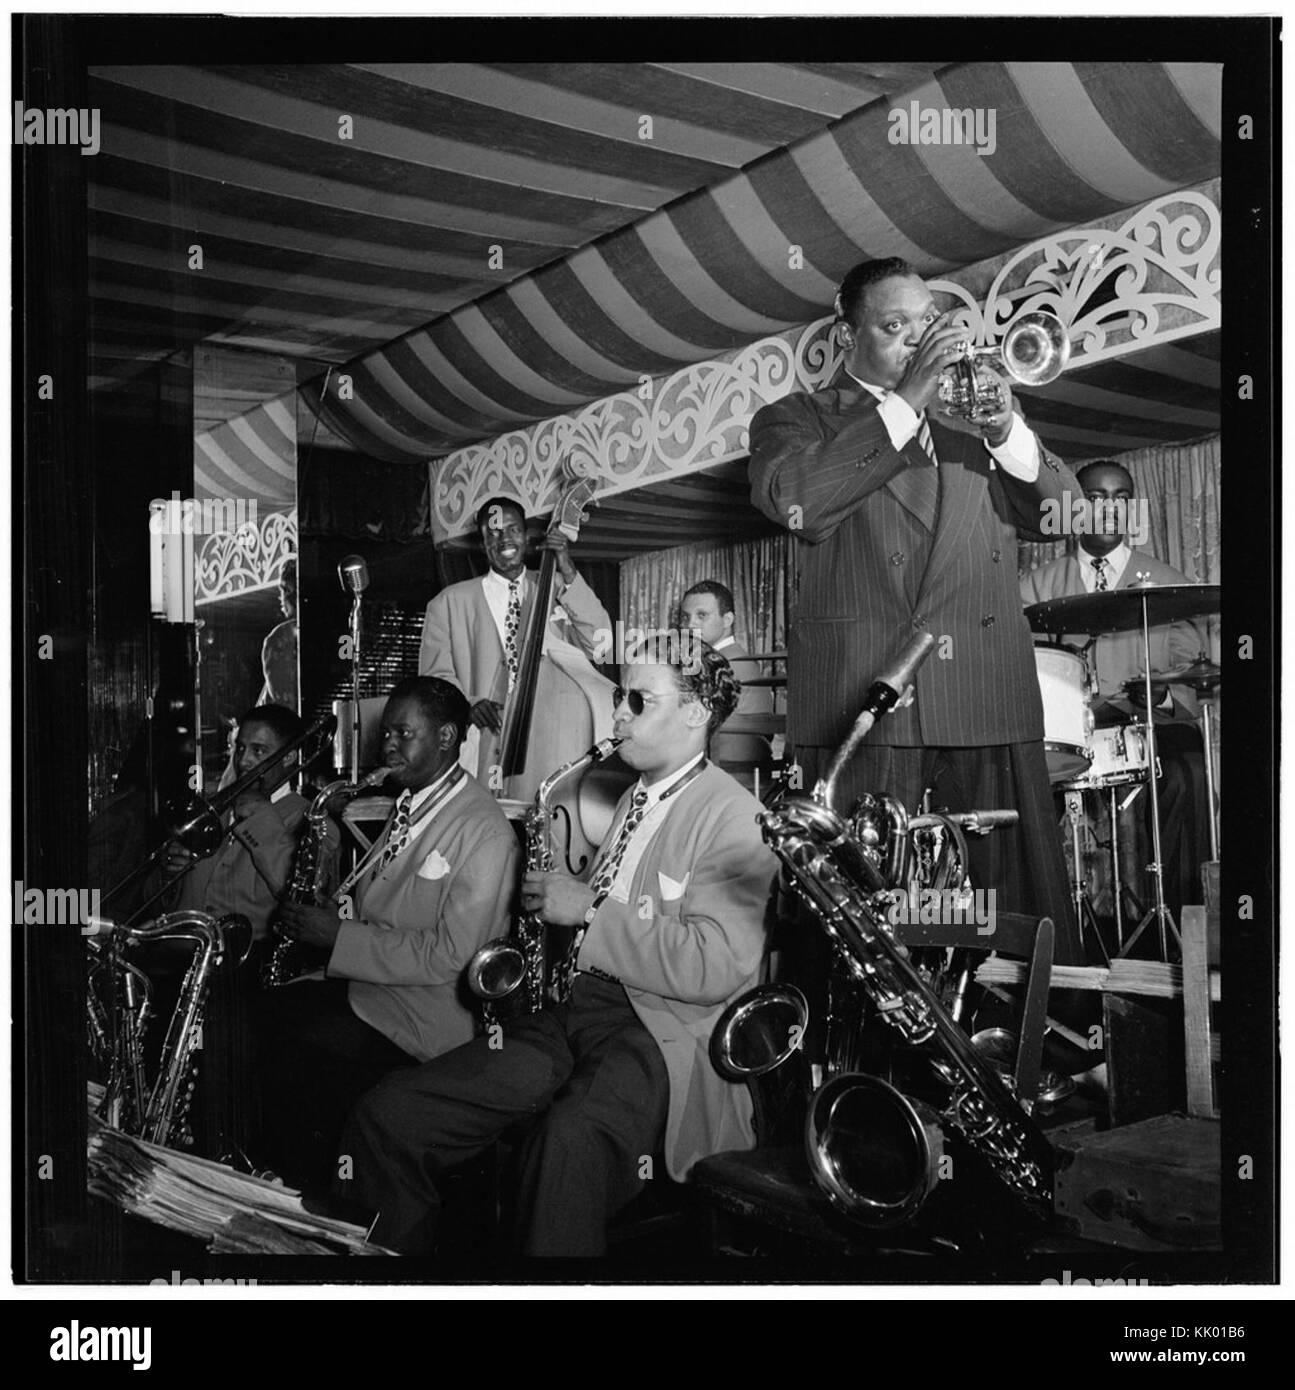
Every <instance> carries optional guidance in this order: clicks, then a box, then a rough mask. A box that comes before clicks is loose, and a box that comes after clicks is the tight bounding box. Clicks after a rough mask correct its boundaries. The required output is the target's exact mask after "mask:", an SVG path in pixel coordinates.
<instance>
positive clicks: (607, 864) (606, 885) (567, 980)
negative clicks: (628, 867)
mask: <svg viewBox="0 0 1295 1390" xmlns="http://www.w3.org/2000/svg"><path fill="white" fill-rule="evenodd" d="M647 804H648V794H647V792H646V791H644V790H643V788H642V787H639V788H638V789H637V790H636V791H635V793H634V796H633V798H632V799H631V800H630V805H629V811H628V812H627V813H626V816H625V820H624V822H623V823H622V825H621V828H620V833H619V834H618V835H617V836H616V841H615V843H614V844H613V845H612V847H611V849H610V850H609V851H608V852H607V854H605V855H603V856H602V861H601V863H599V864H598V865H597V866H596V867H595V869H594V874H593V877H592V878H591V879H590V880H589V886H590V888H592V889H593V890H594V901H595V903H600V902H602V900H603V899H604V898H605V897H606V896H607V894H608V893H610V892H611V890H612V887H613V885H614V884H615V882H616V875H617V874H618V873H620V869H621V864H622V862H623V861H624V859H625V851H626V850H627V849H628V848H629V843H630V841H631V840H632V839H633V838H634V832H635V831H636V830H637V829H638V828H639V826H640V825H641V824H642V823H643V817H644V816H645V815H646V814H647ZM588 930H589V925H588V923H583V924H582V925H581V926H579V927H577V928H576V931H575V935H574V936H572V938H571V945H570V947H569V948H568V950H567V954H566V957H565V959H564V960H563V962H562V971H561V978H560V981H559V985H558V991H559V993H558V997H559V998H560V999H567V998H569V997H570V994H571V985H572V983H573V981H574V980H575V977H576V957H577V956H578V955H579V954H580V947H581V946H582V945H583V944H584V939H585V932H587V931H588Z"/></svg>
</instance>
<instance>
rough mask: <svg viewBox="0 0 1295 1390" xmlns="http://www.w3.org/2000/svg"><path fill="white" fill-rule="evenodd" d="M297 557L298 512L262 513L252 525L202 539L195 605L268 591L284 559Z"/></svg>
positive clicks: (274, 583)
mask: <svg viewBox="0 0 1295 1390" xmlns="http://www.w3.org/2000/svg"><path fill="white" fill-rule="evenodd" d="M296 557H297V513H296V511H295V510H292V511H286V512H265V513H263V514H262V515H261V516H259V517H258V518H257V521H256V523H255V524H253V523H252V522H250V521H249V522H246V523H245V524H244V525H243V526H241V527H240V528H239V529H238V530H237V531H234V532H222V533H221V534H219V535H213V536H205V537H204V538H203V541H202V544H201V546H200V547H199V549H198V557H197V565H196V567H195V568H196V573H195V576H194V602H195V603H199V604H203V603H216V602H218V601H219V600H220V599H224V598H230V597H231V596H232V595H234V594H246V593H251V592H252V591H253V590H256V589H269V588H272V587H273V586H274V585H276V584H277V583H278V582H279V576H280V574H281V573H282V572H283V566H284V563H285V561H287V560H295V559H296Z"/></svg>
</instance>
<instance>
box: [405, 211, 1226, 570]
mask: <svg viewBox="0 0 1295 1390" xmlns="http://www.w3.org/2000/svg"><path fill="white" fill-rule="evenodd" d="M1220 239H1221V226H1220V219H1219V212H1218V208H1217V207H1216V206H1215V205H1214V203H1213V202H1212V201H1211V200H1210V199H1209V198H1208V197H1205V196H1204V195H1203V194H1201V193H1199V192H1196V191H1187V192H1180V193H1171V194H1168V195H1166V196H1165V197H1163V198H1158V199H1156V200H1154V201H1153V202H1150V203H1148V204H1146V205H1145V206H1143V207H1141V208H1139V209H1138V210H1137V211H1136V212H1134V213H1133V214H1132V216H1130V217H1129V218H1128V219H1127V220H1126V221H1125V222H1124V223H1122V224H1121V225H1120V226H1118V227H1114V228H1104V227H1098V228H1076V229H1073V230H1071V231H1066V232H1058V233H1055V234H1053V235H1051V236H1048V237H1043V238H1041V239H1040V240H1038V241H1035V242H1031V243H1030V244H1029V245H1028V246H1024V247H1022V248H1021V249H1020V250H1019V251H1017V252H1016V253H1015V254H1014V255H1012V256H1011V257H1009V258H1008V260H1006V261H1005V262H1004V263H1003V265H1002V267H1001V268H1000V269H999V271H998V273H997V275H996V276H995V277H994V280H993V282H992V284H991V285H990V288H989V293H988V295H987V296H986V298H985V302H984V303H983V305H982V304H981V303H979V302H978V301H977V300H975V299H974V298H973V297H972V295H971V294H970V293H969V292H968V291H967V290H966V289H965V288H964V287H963V286H962V285H960V284H959V283H957V282H956V281H953V280H932V281H930V282H929V283H930V286H931V288H932V289H933V290H937V291H942V292H943V293H945V294H949V295H952V296H953V297H954V298H955V299H956V300H957V301H958V304H957V318H958V320H959V321H960V322H962V323H964V324H965V325H966V326H967V327H968V329H969V330H970V332H971V336H972V340H973V342H975V343H976V344H978V345H981V346H992V345H994V344H996V343H998V342H1000V341H1001V340H1002V337H1003V334H1004V333H1005V332H1006V330H1007V327H1008V325H1009V324H1010V323H1011V322H1012V320H1013V319H1015V318H1017V317H1018V316H1019V315H1021V314H1023V313H1032V312H1034V311H1036V310H1047V311H1048V312H1050V313H1053V314H1056V316H1057V317H1058V318H1059V319H1060V320H1061V321H1062V323H1063V324H1064V325H1065V326H1066V329H1067V331H1068V332H1069V334H1070V339H1071V369H1072V370H1073V369H1074V367H1076V366H1083V365H1085V364H1088V363H1092V362H1095V361H1099V360H1101V359H1104V358H1110V357H1118V356H1121V355H1123V354H1125V353H1129V352H1134V351H1137V350H1138V349H1139V348H1143V347H1146V346H1148V345H1149V344H1150V343H1152V342H1169V341H1172V340H1173V339H1175V338H1182V337H1187V336H1190V335H1194V334H1198V333H1206V332H1209V331H1211V330H1213V329H1216V328H1218V327H1219V324H1220V322H1221V310H1220V302H1219V290H1220V280H1221V274H1220V270H1219V245H1220ZM840 364H841V345H840V342H839V341H838V338H837V335H836V333H835V332H834V331H833V326H832V320H831V319H830V318H823V319H818V320H816V321H815V322H813V323H810V324H807V325H805V326H803V327H800V328H794V329H789V330H788V331H786V332H783V333H779V334H776V335H774V336H773V337H769V338H762V339H761V340H760V341H758V342H755V343H751V344H749V345H748V346H746V347H744V348H741V349H739V350H737V351H735V352H732V353H727V354H725V355H724V356H723V357H719V358H715V359H713V360H711V361H708V362H698V363H695V364H694V365H692V366H689V367H685V368H683V369H682V370H680V371H678V372H675V373H673V374H672V375H670V376H668V377H665V378H663V379H658V380H656V381H654V382H652V384H651V391H650V393H649V392H648V391H647V390H646V389H644V390H638V391H624V392H620V393H618V394H616V395H612V396H607V397H604V398H603V399H602V400H600V401H595V402H593V403H592V404H591V405H588V406H585V407H584V408H583V409H581V410H578V411H575V412H574V413H572V414H570V415H561V416H557V417H555V418H553V419H550V420H543V421H541V422H540V423H539V424H536V425H532V426H530V427H529V428H527V429H521V430H513V431H510V432H509V433H508V434H503V435H499V436H498V437H496V438H495V439H492V440H489V441H487V442H486V443H484V444H473V445H470V446H468V447H467V448H464V449H459V450H457V451H455V452H454V453H452V454H450V455H449V456H448V457H446V458H444V459H442V460H440V461H439V462H436V463H433V464H432V465H431V466H430V468H431V498H432V531H433V535H434V536H435V539H436V540H437V541H438V542H444V541H447V540H450V539H452V538H454V537H456V536H460V535H463V534H465V533H467V532H470V531H471V530H472V522H473V517H474V516H475V514H476V512H477V509H478V508H479V507H480V506H481V504H482V503H483V502H485V501H486V500H487V499H488V498H490V497H494V496H504V497H511V498H514V499H515V500H516V501H518V502H519V503H521V505H522V506H523V507H524V508H525V510H526V513H527V515H528V516H534V515H539V514H541V513H543V512H545V511H548V510H549V509H550V508H551V507H552V506H553V504H554V502H555V501H556V499H557V496H558V493H559V492H560V490H561V487H562V485H563V482H564V480H565V479H567V478H570V477H592V478H595V479H597V480H598V481H599V483H600V486H599V492H600V493H601V494H604V495H606V494H610V493H616V492H625V491H628V490H630V489H631V488H636V487H642V486H644V485H646V484H648V483H652V482H655V481H656V480H658V479H660V478H665V477H671V476H680V475H682V474H686V473H690V472H696V471H698V470H700V469H704V468H709V467H712V466H713V465H715V464H717V463H724V462H728V461H730V460H732V459H736V458H741V457H742V456H743V455H744V454H745V453H746V451H747V439H748V433H749V427H750V423H751V418H752V416H753V415H754V414H755V413H756V411H757V410H759V409H760V407H761V406H763V405H767V404H769V403H770V402H771V401H775V400H778V399H779V398H780V397H782V396H785V395H788V394H789V393H791V392H792V391H817V390H819V389H821V388H822V387H823V386H826V385H827V384H828V382H830V381H831V380H832V378H833V377H834V376H835V374H836V372H837V370H838V368H839V367H840Z"/></svg>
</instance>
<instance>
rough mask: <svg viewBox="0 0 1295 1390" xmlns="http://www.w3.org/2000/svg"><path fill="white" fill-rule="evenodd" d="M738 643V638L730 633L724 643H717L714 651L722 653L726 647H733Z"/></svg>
mask: <svg viewBox="0 0 1295 1390" xmlns="http://www.w3.org/2000/svg"><path fill="white" fill-rule="evenodd" d="M736 641H737V638H736V637H734V636H733V634H732V633H731V632H730V633H729V635H728V636H727V637H726V638H725V639H724V640H723V641H722V642H716V643H715V647H714V650H715V651H717V652H722V651H723V650H724V648H725V647H731V646H732V645H733V644H734V643H735V642H736Z"/></svg>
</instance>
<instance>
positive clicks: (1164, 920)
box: [1116, 589, 1182, 961]
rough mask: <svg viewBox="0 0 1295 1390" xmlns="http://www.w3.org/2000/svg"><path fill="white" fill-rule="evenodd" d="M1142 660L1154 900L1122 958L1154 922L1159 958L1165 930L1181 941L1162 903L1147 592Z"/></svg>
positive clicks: (1164, 956) (1164, 955)
mask: <svg viewBox="0 0 1295 1390" xmlns="http://www.w3.org/2000/svg"><path fill="white" fill-rule="evenodd" d="M1141 597H1142V661H1143V667H1142V670H1143V689H1144V691H1145V695H1146V709H1147V770H1148V773H1149V776H1148V778H1147V781H1148V782H1149V783H1150V784H1151V845H1152V855H1151V860H1152V862H1151V863H1150V864H1148V865H1147V869H1148V871H1149V872H1150V874H1151V882H1152V886H1153V887H1154V889H1155V895H1156V896H1155V902H1154V903H1153V904H1152V905H1151V908H1150V910H1149V911H1148V912H1147V913H1146V915H1145V916H1144V917H1143V918H1142V920H1141V921H1140V922H1139V923H1138V925H1137V928H1136V930H1135V931H1134V933H1133V935H1132V936H1131V937H1130V938H1129V940H1128V942H1127V943H1126V944H1125V945H1124V946H1121V947H1120V950H1119V953H1118V955H1117V957H1116V958H1117V959H1122V958H1124V957H1126V956H1127V955H1128V953H1129V952H1130V951H1131V950H1132V949H1133V948H1134V946H1136V945H1137V944H1138V939H1139V938H1140V937H1141V935H1142V933H1143V932H1144V931H1146V929H1147V927H1148V926H1150V925H1151V923H1152V921H1155V922H1156V923H1157V925H1158V926H1159V929H1160V959H1161V960H1163V961H1167V960H1168V959H1169V933H1170V932H1172V933H1173V936H1174V940H1175V941H1176V942H1177V943H1178V945H1179V949H1180V950H1181V949H1182V940H1181V938H1180V937H1179V935H1178V927H1177V925H1176V924H1175V922H1174V918H1173V914H1172V913H1171V912H1170V911H1169V909H1168V907H1166V906H1165V872H1164V863H1163V860H1162V858H1161V847H1160V792H1159V790H1158V789H1157V787H1156V781H1157V778H1156V764H1157V758H1156V720H1155V713H1154V709H1153V706H1152V702H1151V624H1150V622H1149V620H1148V612H1147V591H1146V590H1145V589H1144V590H1143V593H1142V596H1141Z"/></svg>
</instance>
